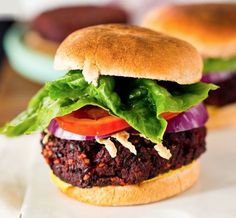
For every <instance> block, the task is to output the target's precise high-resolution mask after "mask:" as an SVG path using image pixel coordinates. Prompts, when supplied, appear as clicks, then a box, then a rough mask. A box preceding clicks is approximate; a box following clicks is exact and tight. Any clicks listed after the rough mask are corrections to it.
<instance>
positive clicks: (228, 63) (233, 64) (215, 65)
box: [203, 57, 236, 73]
mask: <svg viewBox="0 0 236 218" xmlns="http://www.w3.org/2000/svg"><path fill="white" fill-rule="evenodd" d="M235 70H236V57H231V58H207V59H205V60H204V69H203V72H204V73H217V72H220V71H229V72H230V71H235Z"/></svg>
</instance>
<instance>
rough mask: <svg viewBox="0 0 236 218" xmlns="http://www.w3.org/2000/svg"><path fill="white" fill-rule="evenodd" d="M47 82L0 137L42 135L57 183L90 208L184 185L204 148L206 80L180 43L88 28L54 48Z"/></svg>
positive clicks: (144, 198)
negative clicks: (58, 73)
mask: <svg viewBox="0 0 236 218" xmlns="http://www.w3.org/2000/svg"><path fill="white" fill-rule="evenodd" d="M54 63H55V68H56V69H64V70H68V73H67V74H66V75H65V76H63V77H61V78H59V79H57V80H55V81H52V82H48V83H47V84H46V85H45V86H44V87H43V88H42V89H41V90H40V91H39V92H38V93H37V94H36V96H34V97H33V99H32V100H31V101H30V103H29V105H28V108H27V110H26V111H24V112H22V113H21V114H20V115H19V116H18V117H16V118H15V119H14V120H13V121H11V122H9V123H7V124H6V125H5V126H4V127H3V128H2V129H1V133H3V134H6V135H7V136H18V135H22V134H31V133H33V132H36V131H42V137H41V145H42V155H43V156H44V158H45V160H46V162H47V164H48V165H49V166H50V169H51V177H52V181H53V182H54V183H55V184H56V186H58V187H59V189H60V190H61V191H62V192H64V193H65V194H67V195H68V196H70V197H73V198H75V199H77V200H79V201H82V202H86V203H90V204H96V205H112V206H115V205H135V204H145V203H150V202H155V201H159V200H161V199H165V198H168V197H171V196H173V195H176V194H178V193H181V192H183V191H184V190H186V189H188V188H189V187H191V186H192V185H193V184H194V183H195V181H196V180H197V178H198V176H199V165H198V159H199V157H200V156H201V154H202V153H203V152H204V151H205V150H206V143H205V137H206V127H205V123H206V121H207V118H208V114H207V111H206V109H205V107H204V105H203V103H202V101H203V100H205V99H206V98H207V96H208V92H209V91H210V90H214V89H216V86H215V85H213V84H207V83H202V82H199V80H200V78H201V76H202V75H201V71H202V61H201V57H200V55H199V54H198V52H197V51H196V49H195V48H194V47H192V46H191V45H190V44H188V43H187V42H184V41H181V40H179V39H176V38H172V37H170V36H167V35H164V34H161V33H158V32H155V31H152V30H149V29H145V28H141V27H136V26H130V25H122V24H107V25H98V26H93V27H87V28H84V29H81V30H78V31H76V32H74V33H72V34H71V35H69V36H68V37H67V38H66V39H65V40H64V41H63V42H62V44H61V45H60V46H59V48H58V50H57V53H56V56H55V62H54Z"/></svg>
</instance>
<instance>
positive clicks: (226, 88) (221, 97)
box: [205, 73, 236, 107]
mask: <svg viewBox="0 0 236 218" xmlns="http://www.w3.org/2000/svg"><path fill="white" fill-rule="evenodd" d="M215 84H216V85H218V86H219V87H220V89H217V90H215V91H214V92H212V91H210V92H209V97H208V98H207V99H206V100H205V103H206V104H209V105H213V106H219V107H221V106H225V105H227V104H231V103H235V102H236V73H235V75H234V76H233V77H231V78H229V79H227V80H224V81H222V82H218V83H215Z"/></svg>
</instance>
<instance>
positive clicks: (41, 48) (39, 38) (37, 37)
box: [4, 5, 128, 84]
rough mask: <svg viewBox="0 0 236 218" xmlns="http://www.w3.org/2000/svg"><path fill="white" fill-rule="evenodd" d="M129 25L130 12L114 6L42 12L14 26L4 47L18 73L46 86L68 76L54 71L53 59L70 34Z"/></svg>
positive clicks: (72, 7) (67, 7)
mask: <svg viewBox="0 0 236 218" xmlns="http://www.w3.org/2000/svg"><path fill="white" fill-rule="evenodd" d="M127 22H128V14H127V12H126V11H125V10H124V9H122V8H121V7H119V6H115V5H103V6H92V5H83V6H64V7H60V8H54V9H50V10H47V11H44V12H42V13H41V14H39V15H38V16H36V17H35V18H34V19H33V20H32V21H31V22H29V24H22V23H16V24H15V25H13V26H12V27H11V28H10V29H9V31H8V32H7V34H6V35H5V37H4V38H5V39H4V48H5V51H6V54H7V56H8V59H9V61H10V63H11V65H12V67H13V68H14V69H15V71H16V72H19V73H20V74H22V75H23V76H24V77H27V78H29V79H31V80H33V81H36V82H40V83H43V84H44V83H45V82H47V81H52V80H54V79H57V78H59V77H60V76H62V75H64V74H65V72H64V71H62V72H55V71H54V69H53V67H52V66H53V57H54V55H55V53H56V50H57V47H58V46H59V44H60V43H61V42H62V41H63V39H65V38H66V36H68V35H69V34H70V33H72V32H74V31H75V30H77V29H80V28H83V27H87V26H92V25H97V24H106V23H127ZM13 47H14V49H12V48H13ZM54 72H55V73H54Z"/></svg>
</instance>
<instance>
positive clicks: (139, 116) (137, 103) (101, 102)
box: [1, 70, 217, 142]
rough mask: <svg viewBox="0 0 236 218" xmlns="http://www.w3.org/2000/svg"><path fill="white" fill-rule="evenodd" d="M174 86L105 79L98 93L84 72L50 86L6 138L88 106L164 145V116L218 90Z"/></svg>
mask: <svg viewBox="0 0 236 218" xmlns="http://www.w3.org/2000/svg"><path fill="white" fill-rule="evenodd" d="M165 84H166V83H165ZM170 84H171V86H170V85H169V86H168V87H169V88H168V89H167V88H164V85H163V86H162V85H160V84H158V83H157V82H156V81H154V80H149V79H128V78H119V77H110V76H101V77H100V78H99V81H98V86H97V87H95V86H93V85H92V84H88V83H87V82H86V81H85V80H84V77H83V75H82V73H81V71H78V70H77V71H70V72H69V73H68V74H67V75H65V76H64V77H62V78H60V79H58V80H56V81H53V82H49V83H47V84H46V85H45V87H44V88H42V89H41V90H40V91H39V92H38V93H37V94H36V96H35V97H34V98H33V99H32V100H31V101H30V103H29V105H28V108H27V110H26V111H24V112H23V113H21V114H20V115H19V116H18V117H16V118H15V119H14V120H12V121H11V122H9V123H7V124H6V125H5V126H4V127H3V128H2V129H1V133H3V134H6V135H7V136H18V135H21V134H31V133H33V132H35V131H42V130H43V129H45V128H46V127H47V126H48V124H49V123H50V121H51V120H52V119H53V118H55V117H58V116H63V115H65V114H68V113H71V112H72V111H75V110H78V109H79V108H81V107H83V106H85V105H96V106H99V107H102V108H104V109H107V110H109V112H110V113H111V114H114V115H116V116H118V117H121V118H123V119H125V120H126V121H127V122H128V123H129V124H130V125H131V126H132V127H133V128H134V129H136V130H138V131H139V132H141V133H142V134H144V135H145V136H146V137H148V138H149V139H150V140H152V141H153V142H160V141H161V140H162V137H163V134H164V132H165V129H166V126H167V122H166V120H165V119H163V118H162V117H161V116H160V115H161V113H163V112H182V111H186V110H187V109H189V108H191V107H192V106H194V105H196V104H198V103H200V102H202V101H203V100H204V99H205V98H207V96H208V92H209V91H210V90H214V89H216V88H217V87H216V86H215V85H213V84H205V83H196V84H192V85H178V84H176V83H170ZM170 87H171V88H170Z"/></svg>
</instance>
